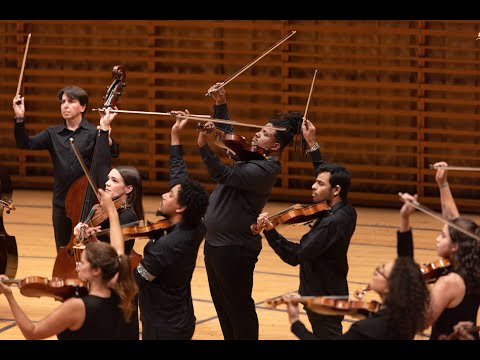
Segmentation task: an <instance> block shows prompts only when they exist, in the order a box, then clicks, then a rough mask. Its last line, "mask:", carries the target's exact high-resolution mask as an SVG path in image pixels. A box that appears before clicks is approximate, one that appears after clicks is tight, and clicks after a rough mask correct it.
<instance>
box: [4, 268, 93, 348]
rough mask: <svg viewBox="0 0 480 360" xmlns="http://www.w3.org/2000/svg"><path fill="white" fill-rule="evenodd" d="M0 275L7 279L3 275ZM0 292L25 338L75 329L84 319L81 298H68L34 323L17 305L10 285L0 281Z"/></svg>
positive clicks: (44, 336)
mask: <svg viewBox="0 0 480 360" xmlns="http://www.w3.org/2000/svg"><path fill="white" fill-rule="evenodd" d="M0 277H1V279H8V278H7V277H6V276H5V275H0ZM0 292H1V293H3V294H4V295H5V297H6V298H7V301H8V305H9V306H10V309H11V311H12V314H13V317H14V318H15V321H16V322H17V325H18V327H19V328H20V330H21V331H22V334H23V336H25V338H26V339H27V340H39V339H46V338H48V337H51V336H54V335H57V334H59V333H61V332H62V331H65V330H67V329H70V330H77V329H79V328H80V327H81V326H82V325H83V322H84V321H85V305H84V303H83V301H82V300H81V299H77V298H72V299H68V300H67V301H65V302H64V303H62V304H61V305H60V306H59V307H58V308H57V309H55V310H54V311H53V312H52V313H51V314H50V315H48V316H47V317H45V318H44V319H42V320H40V321H38V322H36V323H34V322H33V321H32V320H30V319H29V318H28V316H27V315H26V314H25V313H24V312H23V310H22V308H21V307H20V305H18V303H17V301H16V300H15V298H14V296H13V293H12V290H11V289H10V287H8V286H7V285H5V284H3V283H2V282H0Z"/></svg>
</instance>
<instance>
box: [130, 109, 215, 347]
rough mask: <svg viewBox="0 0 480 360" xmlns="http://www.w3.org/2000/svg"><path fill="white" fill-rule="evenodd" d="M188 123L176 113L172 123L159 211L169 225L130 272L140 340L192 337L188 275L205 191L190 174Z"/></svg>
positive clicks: (200, 238)
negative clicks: (184, 140) (185, 142)
mask: <svg viewBox="0 0 480 360" xmlns="http://www.w3.org/2000/svg"><path fill="white" fill-rule="evenodd" d="M186 123H187V120H186V119H184V118H180V117H177V119H176V122H175V124H174V125H173V126H172V130H171V146H170V189H169V191H168V192H166V193H164V194H163V195H162V198H161V201H160V206H159V208H158V210H157V214H159V215H163V216H165V217H166V218H167V219H168V220H169V221H170V224H171V226H170V227H169V228H167V229H166V233H165V234H164V235H162V236H160V237H158V238H154V239H151V240H150V241H149V242H148V243H147V244H146V245H145V247H144V249H143V259H142V261H141V262H140V264H139V265H138V266H137V268H136V269H135V271H134V275H135V279H136V281H137V283H138V287H139V305H140V317H141V321H142V339H143V340H190V339H191V338H192V337H193V334H194V332H195V321H196V318H195V313H194V308H193V300H192V292H191V280H192V275H193V271H194V270H195V266H196V261H197V254H198V249H199V247H200V244H201V243H202V241H203V237H204V235H205V224H204V222H203V216H204V215H205V211H206V209H207V206H208V192H207V191H206V190H205V188H204V187H203V186H201V185H200V183H198V182H196V181H194V180H191V179H189V178H188V173H187V167H186V164H185V161H184V160H183V148H182V145H181V143H180V135H179V134H180V131H181V130H182V129H183V128H184V127H185V125H186Z"/></svg>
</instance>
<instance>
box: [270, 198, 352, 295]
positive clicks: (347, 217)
mask: <svg viewBox="0 0 480 360" xmlns="http://www.w3.org/2000/svg"><path fill="white" fill-rule="evenodd" d="M356 223H357V212H356V211H355V209H354V208H353V207H352V206H351V205H349V204H347V203H345V202H343V201H341V202H339V203H337V204H335V205H334V206H333V207H332V208H331V210H330V211H322V212H319V218H318V219H317V220H316V221H315V223H314V225H313V226H312V228H311V229H310V231H308V232H307V233H306V234H305V235H303V236H302V238H301V239H300V243H294V242H291V241H288V240H287V239H285V238H284V237H283V236H282V235H280V234H279V233H278V232H277V230H275V229H272V230H270V231H264V234H265V237H266V239H267V241H268V243H269V244H270V246H271V247H272V248H273V250H274V251H275V253H277V255H278V256H280V258H281V259H282V260H283V261H284V262H286V263H287V264H289V265H292V266H296V265H300V288H299V291H298V292H299V294H300V295H308V296H310V295H312V296H315V295H348V283H347V273H348V261H347V250H348V246H349V245H350V239H351V237H352V235H353V233H354V231H355V226H356Z"/></svg>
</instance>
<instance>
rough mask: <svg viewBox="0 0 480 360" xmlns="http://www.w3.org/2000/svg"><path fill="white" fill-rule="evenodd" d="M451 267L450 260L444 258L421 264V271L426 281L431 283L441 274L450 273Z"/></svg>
mask: <svg viewBox="0 0 480 360" xmlns="http://www.w3.org/2000/svg"><path fill="white" fill-rule="evenodd" d="M450 268H451V263H450V260H448V259H445V258H442V259H438V260H436V261H434V262H431V263H428V264H423V265H422V266H420V271H421V272H422V275H423V278H424V279H425V281H426V282H427V283H428V284H431V283H434V282H435V281H437V279H438V278H439V277H440V276H443V275H446V274H448V273H449V272H450Z"/></svg>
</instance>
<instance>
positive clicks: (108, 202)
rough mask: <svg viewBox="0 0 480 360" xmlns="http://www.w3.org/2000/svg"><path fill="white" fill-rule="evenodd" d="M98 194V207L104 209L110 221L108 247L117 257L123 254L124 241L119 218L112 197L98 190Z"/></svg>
mask: <svg viewBox="0 0 480 360" xmlns="http://www.w3.org/2000/svg"><path fill="white" fill-rule="evenodd" d="M98 192H99V194H100V206H101V207H102V208H103V209H105V211H106V212H107V214H108V219H109V220H110V245H112V246H113V247H114V248H115V250H117V253H118V255H123V254H125V241H124V240H123V233H122V228H121V227H120V218H119V217H118V212H117V209H116V208H115V204H114V203H113V201H112V196H111V195H110V194H109V193H106V192H105V191H103V190H102V189H98Z"/></svg>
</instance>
